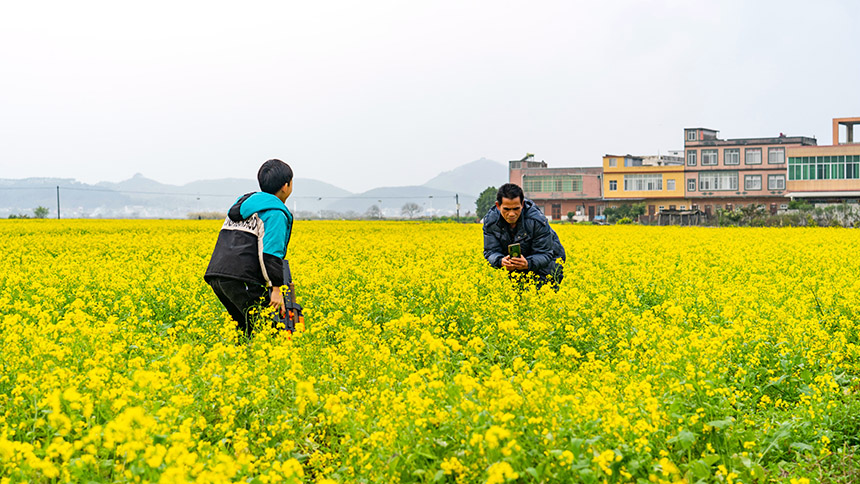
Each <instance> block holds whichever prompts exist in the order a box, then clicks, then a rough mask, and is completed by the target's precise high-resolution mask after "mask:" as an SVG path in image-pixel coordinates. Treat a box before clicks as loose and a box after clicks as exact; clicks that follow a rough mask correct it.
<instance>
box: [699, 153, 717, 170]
mask: <svg viewBox="0 0 860 484" xmlns="http://www.w3.org/2000/svg"><path fill="white" fill-rule="evenodd" d="M716 164H717V150H702V166H715V165H716Z"/></svg>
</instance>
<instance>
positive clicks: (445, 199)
mask: <svg viewBox="0 0 860 484" xmlns="http://www.w3.org/2000/svg"><path fill="white" fill-rule="evenodd" d="M455 195H456V193H455V192H450V191H447V190H437V189H435V188H430V187H426V186H405V187H382V188H374V189H373V190H368V191H366V192H364V193H359V194H356V195H354V196H351V197H348V198H344V199H341V200H337V201H335V202H333V203H331V204H330V205H328V206H327V207H326V209H327V210H329V211H333V212H340V213H344V214H345V213H347V212H353V213H355V214H358V215H363V214H364V213H365V212H366V211H367V210H368V209H369V208H370V207H371V206H373V205H376V206H378V207H379V208H380V209H381V210H382V212H383V215H384V216H385V217H400V216H401V211H402V209H403V206H404V205H405V204H407V203H410V202H412V203H417V204H418V205H419V206H420V207H421V211H420V212H419V213H418V214H417V215H416V216H432V215H452V214H454V213H456V211H457V206H456V202H455V199H454V196H455ZM476 199H477V197H474V196H471V195H464V194H460V215H465V214H466V212H467V211H468V212H472V213H474V212H475V200H476Z"/></svg>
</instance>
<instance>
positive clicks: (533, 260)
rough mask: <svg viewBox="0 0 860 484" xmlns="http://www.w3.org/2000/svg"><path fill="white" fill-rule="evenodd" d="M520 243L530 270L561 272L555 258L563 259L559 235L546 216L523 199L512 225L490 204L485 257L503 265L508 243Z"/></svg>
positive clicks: (548, 272) (529, 201)
mask: <svg viewBox="0 0 860 484" xmlns="http://www.w3.org/2000/svg"><path fill="white" fill-rule="evenodd" d="M515 243H519V244H520V248H521V249H522V254H523V256H525V258H526V260H527V261H529V271H532V272H535V273H536V274H538V275H540V276H547V275H550V274H557V275H560V273H561V266H559V264H557V263H556V262H555V261H556V259H561V260H566V259H565V254H564V247H562V245H561V241H559V240H558V235H557V234H556V233H555V231H554V230H552V228H551V227H550V226H549V222H547V220H546V217H545V216H544V214H543V213H541V211H540V210H539V209H538V208H537V207H536V206H535V204H534V202H532V201H531V200H528V199H526V200H525V201H524V202H523V211H522V213H521V214H520V218H519V219H518V220H517V225H516V227H515V228H511V225H510V224H509V223H508V222H507V221H506V220H505V218H504V217H502V214H501V213H499V209H498V208H497V207H495V206H494V207H493V208H491V209H490V211H489V212H487V215H486V216H485V217H484V258H485V259H487V262H489V263H490V265H491V266H493V267H496V268H499V267H502V258H504V257H505V256H506V255H508V245H509V244H515Z"/></svg>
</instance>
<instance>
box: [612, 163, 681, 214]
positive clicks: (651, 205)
mask: <svg viewBox="0 0 860 484" xmlns="http://www.w3.org/2000/svg"><path fill="white" fill-rule="evenodd" d="M603 194H604V201H605V202H606V205H607V206H608V207H617V206H619V205H622V204H626V203H644V204H645V205H646V212H645V214H646V216H648V217H649V219H650V218H652V217H654V216H655V215H656V214H657V213H659V212H660V211H661V210H664V209H672V210H675V209H678V210H684V209H686V208H687V206H688V205H689V203H688V202H687V200H686V199H685V198H684V157H683V156H671V155H670V156H659V155H658V156H633V155H623V156H620V155H605V156H604V157H603Z"/></svg>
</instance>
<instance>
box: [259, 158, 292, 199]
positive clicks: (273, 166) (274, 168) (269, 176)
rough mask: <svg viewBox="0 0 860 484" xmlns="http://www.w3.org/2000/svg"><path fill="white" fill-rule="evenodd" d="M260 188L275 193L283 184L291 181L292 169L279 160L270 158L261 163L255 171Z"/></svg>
mask: <svg viewBox="0 0 860 484" xmlns="http://www.w3.org/2000/svg"><path fill="white" fill-rule="evenodd" d="M257 181H258V182H260V190H263V191H264V192H266V193H271V194H275V193H277V192H278V190H280V189H281V187H283V186H284V185H285V184H287V183H290V182H292V181H293V169H292V168H290V165H288V164H286V163H284V162H283V161H281V160H276V159H274V158H273V159H271V160H267V161H266V162H265V163H263V166H261V167H260V171H258V172H257Z"/></svg>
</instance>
